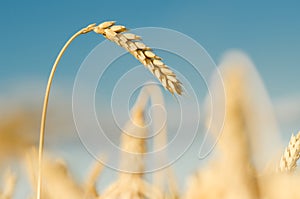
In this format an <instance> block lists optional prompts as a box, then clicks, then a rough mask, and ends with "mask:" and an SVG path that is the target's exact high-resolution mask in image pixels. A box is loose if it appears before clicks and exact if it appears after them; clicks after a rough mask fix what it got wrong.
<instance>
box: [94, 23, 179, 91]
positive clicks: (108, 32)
mask: <svg viewBox="0 0 300 199" xmlns="http://www.w3.org/2000/svg"><path fill="white" fill-rule="evenodd" d="M94 31H95V32H96V33H98V34H102V35H103V36H104V37H105V38H107V39H108V40H110V41H112V42H115V43H116V44H118V45H119V46H121V47H123V48H124V49H126V50H127V51H128V52H129V53H130V54H132V55H133V56H134V57H135V58H136V59H137V60H139V61H140V62H141V63H142V64H143V65H144V66H145V67H147V68H148V69H149V70H150V71H151V73H152V74H153V75H154V76H155V77H156V78H157V79H158V80H159V81H160V82H161V84H162V85H163V86H164V88H165V89H167V90H168V91H170V92H171V93H172V94H174V93H175V92H176V93H177V94H179V95H181V94H182V85H181V82H180V81H179V80H178V79H177V77H176V75H175V73H174V72H173V71H172V70H170V68H169V67H168V66H166V65H165V64H164V63H163V62H162V61H161V58H160V57H159V56H157V55H156V54H154V53H153V51H152V49H151V48H149V47H148V46H146V45H145V44H144V43H142V42H141V38H140V37H139V36H137V35H135V34H132V33H128V32H126V31H127V29H126V27H125V26H121V25H115V22H114V21H107V22H103V23H101V24H100V25H98V26H96V27H95V28H94Z"/></svg>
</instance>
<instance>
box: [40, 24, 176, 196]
mask: <svg viewBox="0 0 300 199" xmlns="http://www.w3.org/2000/svg"><path fill="white" fill-rule="evenodd" d="M114 24H115V22H103V23H101V24H100V25H98V26H96V24H90V25H88V26H87V27H85V28H83V29H81V30H79V31H78V32H77V33H75V34H74V35H73V36H72V37H71V38H70V39H69V40H68V41H67V43H66V44H65V45H64V47H63V48H62V49H61V51H60V52H59V54H58V56H57V58H56V60H55V62H54V64H53V66H52V70H51V73H50V76H49V78H48V83H47V87H46V92H45V97H44V103H43V112H42V117H41V126H40V139H39V154H38V177H37V193H36V198H37V199H40V198H41V196H40V194H41V185H42V159H43V150H44V136H45V126H46V116H47V108H48V100H49V95H50V90H51V85H52V81H53V77H54V74H55V71H56V68H57V66H58V63H59V61H60V60H61V58H62V56H63V54H64V52H65V51H66V49H67V48H68V46H69V45H70V44H71V43H72V41H73V40H74V39H75V38H77V37H78V36H79V35H82V34H86V33H89V32H91V31H94V32H96V33H98V34H102V35H103V36H104V37H105V38H107V39H109V40H111V41H113V42H115V43H117V44H118V45H120V46H122V47H123V48H125V49H126V50H128V51H129V52H130V53H131V54H132V55H133V56H135V57H136V58H137V59H138V60H139V61H140V62H142V63H143V64H144V65H145V66H146V67H148V68H149V70H150V71H151V72H152V73H153V74H154V75H155V76H156V77H157V78H158V80H159V81H160V82H161V83H162V85H163V86H164V87H165V88H166V89H167V90H169V91H170V92H171V93H172V94H174V92H176V93H177V94H179V95H181V94H182V85H181V82H180V81H179V80H178V79H177V78H176V75H175V74H174V73H173V71H171V70H170V69H169V68H168V67H167V66H166V65H165V64H164V63H163V62H162V61H161V58H160V57H158V56H156V55H155V54H154V53H153V52H152V50H151V48H149V47H147V46H146V45H145V44H143V43H141V42H140V37H138V36H137V35H134V34H131V33H124V32H125V31H126V28H125V27H124V26H117V25H114Z"/></svg>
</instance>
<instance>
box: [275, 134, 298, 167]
mask: <svg viewBox="0 0 300 199" xmlns="http://www.w3.org/2000/svg"><path fill="white" fill-rule="evenodd" d="M299 158H300V131H299V132H298V134H297V135H296V136H294V135H292V137H291V139H290V142H289V145H288V146H287V147H286V149H285V151H284V153H283V155H282V157H281V159H280V164H279V170H280V171H293V170H295V169H296V167H297V160H298V159H299Z"/></svg>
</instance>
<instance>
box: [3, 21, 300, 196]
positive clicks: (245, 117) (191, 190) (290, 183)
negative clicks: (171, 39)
mask: <svg viewBox="0 0 300 199" xmlns="http://www.w3.org/2000/svg"><path fill="white" fill-rule="evenodd" d="M92 31H94V32H95V33H97V34H101V35H103V36H104V37H105V38H107V39H108V40H110V41H112V42H114V43H116V44H118V45H119V46H121V47H122V48H124V49H125V50H127V51H128V52H129V53H130V54H132V55H133V56H134V57H135V58H136V59H137V60H139V61H140V62H141V63H142V64H143V65H145V67H146V68H147V69H148V70H149V71H150V72H151V73H152V74H153V75H154V76H155V77H156V78H157V80H158V81H159V82H160V83H161V85H162V87H163V88H165V90H167V91H168V92H170V94H171V95H176V94H177V95H182V94H183V93H184V91H183V86H184V85H182V83H181V82H180V80H178V78H177V75H176V74H175V73H174V72H173V71H172V70H171V68H170V67H168V66H167V65H165V63H164V62H162V58H160V57H159V56H158V55H156V54H155V53H154V52H153V50H152V49H151V48H150V47H148V46H146V45H145V44H144V43H142V42H141V37H140V36H137V35H135V34H132V33H129V32H127V29H126V28H125V27H124V26H121V25H115V22H113V21H109V22H104V23H101V24H100V25H95V24H92V25H90V26H88V27H86V28H84V29H82V30H81V31H80V33H79V34H86V33H89V32H92ZM73 39H74V38H73ZM58 61H59V60H58ZM249 65H250V66H249ZM249 67H250V68H251V67H254V66H252V65H251V60H250V59H249V58H248V57H247V56H246V55H244V54H242V53H236V52H233V53H231V54H230V55H226V56H225V57H224V59H223V61H222V62H221V63H220V64H219V68H220V71H221V74H222V77H223V82H224V88H225V93H226V98H225V115H226V117H225V121H224V126H223V129H222V132H214V131H213V130H212V131H211V132H210V133H211V136H212V137H214V136H215V137H217V136H218V135H219V133H221V136H220V138H219V140H218V142H217V145H216V147H215V148H214V153H215V154H214V155H213V156H210V157H209V161H208V162H207V163H206V164H205V165H203V166H201V167H200V166H199V169H198V170H197V171H196V172H192V171H191V173H190V175H189V176H186V180H187V182H186V188H184V189H183V188H179V187H180V186H179V185H178V184H180V183H179V182H178V180H177V179H176V174H177V173H178V172H180V171H176V170H174V168H173V167H172V165H171V166H169V167H168V168H165V169H163V170H161V171H157V172H154V173H152V174H151V175H152V176H153V179H154V180H149V179H147V178H145V160H144V154H145V153H147V140H146V139H143V138H141V137H142V136H146V135H148V134H149V131H150V130H151V129H150V128H149V127H148V126H147V125H146V121H145V114H146V113H145V112H146V104H147V103H148V102H149V103H154V102H155V101H156V102H157V103H159V104H161V105H162V106H164V101H163V95H162V92H163V91H162V90H161V89H160V87H159V86H144V87H143V88H142V89H141V91H140V93H139V97H138V98H137V100H136V102H135V104H134V105H133V107H132V109H131V112H130V114H131V119H128V122H127V123H126V124H125V125H124V128H123V129H122V133H121V136H120V146H119V147H120V148H122V149H123V150H124V151H125V152H124V154H121V159H120V167H121V168H122V169H123V170H130V171H134V172H131V173H130V172H121V171H120V172H119V173H118V176H117V178H116V179H115V180H114V182H112V183H108V184H106V186H105V187H103V188H102V189H103V191H100V188H99V186H98V181H99V180H101V174H102V173H103V172H105V171H106V167H105V165H103V164H102V163H100V162H98V161H95V163H94V165H92V167H91V170H90V171H87V172H88V174H87V175H86V176H85V180H84V181H82V182H78V180H77V179H76V178H75V177H74V176H76V174H75V173H72V171H71V169H70V167H71V166H72V165H68V163H67V162H66V161H65V160H63V159H61V158H60V157H56V154H53V152H52V151H50V150H47V149H46V150H44V148H43V147H42V148H40V149H39V148H38V147H37V144H36V143H37V138H28V137H26V136H23V134H22V130H23V129H24V128H25V127H26V128H27V129H29V130H35V131H36V130H37V129H36V125H33V124H32V121H31V120H30V118H36V116H32V117H29V116H30V114H31V113H26V112H25V113H22V112H19V113H18V112H17V113H15V114H12V116H11V117H9V118H8V119H6V121H4V120H3V121H1V122H0V166H1V167H2V170H3V171H4V172H1V180H2V183H1V188H0V199H11V198H14V193H15V192H16V191H17V190H16V184H17V183H18V172H14V170H13V167H10V166H9V165H8V164H6V162H8V160H9V159H14V160H13V161H14V162H15V163H17V164H20V165H22V166H23V167H24V168H25V170H24V171H25V173H26V176H27V178H28V183H29V184H30V186H31V194H30V196H24V198H36V195H37V193H39V192H40V193H39V194H38V198H42V199H60V198H61V199H76V198H78V199H80V198H81V199H82V198H86V199H100V198H101V199H117V198H118V199H120V198H123V199H127V198H128V199H129V198H132V199H138V198H145V199H146V198H148V199H150V198H153V199H179V198H183V199H220V198H222V199H235V198H236V199H285V198H289V199H299V198H300V192H299V191H298V189H297V187H298V186H299V185H300V173H299V170H298V168H297V161H298V159H299V157H300V132H291V139H290V141H289V143H285V145H286V148H285V149H282V148H280V146H278V151H277V152H274V153H273V155H274V154H275V155H274V156H273V157H272V156H271V155H269V156H268V155H264V156H263V155H262V154H267V153H265V151H263V150H264V149H263V147H261V146H263V145H267V144H269V143H260V136H261V135H260V133H263V130H261V129H263V128H261V126H262V125H268V121H270V120H272V116H269V115H267V114H265V113H264V111H263V110H261V109H260V107H259V104H260V102H261V101H259V100H257V98H259V97H262V98H263V96H257V93H255V92H254V91H253V88H252V85H253V84H255V85H256V86H257V84H256V83H257V82H254V81H256V79H255V78H251V77H249V76H251V75H253V74H252V72H251V70H249ZM54 71H55V70H54ZM254 76H255V74H254ZM50 86H51V83H50ZM215 89H219V88H215ZM255 89H256V88H255ZM255 89H254V90H255ZM48 94H49V92H48ZM46 95H47V94H46ZM181 97H183V98H184V96H181ZM221 103H223V102H222V101H220V104H221ZM46 105H47V104H46ZM45 113H46V112H45ZM260 115H264V119H265V120H264V121H263V122H262V119H261V118H260ZM44 120H45V118H44ZM42 121H43V119H42ZM44 122H45V121H44ZM261 122H262V123H264V124H262V123H261ZM211 125H212V126H213V125H214V124H211ZM24 126H25V127H24ZM18 127H19V128H21V127H22V128H21V129H18ZM212 129H214V128H212ZM299 129H300V128H299ZM42 133H44V131H43V130H42ZM131 133H132V135H131ZM160 133H161V135H160V136H159V137H158V139H159V140H157V142H158V143H159V144H160V145H162V146H164V145H166V144H167V141H168V140H167V138H168V133H169V132H168V131H167V127H166V128H164V129H163V130H161V132H160ZM293 133H294V134H295V135H294V134H293ZM266 135H267V136H269V138H270V140H272V137H273V136H274V137H275V136H276V135H275V133H274V134H272V133H267V132H266ZM41 149H42V153H43V154H44V155H43V156H41V154H40V153H39V152H40V151H41ZM270 154H271V153H270ZM104 155H105V154H104ZM166 155H167V154H166ZM41 157H42V158H41ZM260 159H263V160H262V161H260ZM257 162H259V163H260V166H258V163H257ZM41 171H42V172H41ZM39 174H41V176H39ZM39 177H41V178H39ZM39 180H41V185H42V186H41V187H39V186H36V185H37V184H38V182H39ZM39 189H40V190H39Z"/></svg>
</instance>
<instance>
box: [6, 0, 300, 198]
mask: <svg viewBox="0 0 300 199" xmlns="http://www.w3.org/2000/svg"><path fill="white" fill-rule="evenodd" d="M0 5H1V6H0V24H1V37H0V44H1V45H0V46H1V47H0V54H1V59H0V168H1V170H2V169H3V168H5V167H7V166H8V165H9V164H10V162H11V160H9V159H10V158H9V157H10V156H11V155H15V154H19V153H21V152H22V150H23V148H24V147H26V146H31V145H32V144H37V140H38V132H39V122H40V115H41V108H42V100H43V95H44V90H45V87H46V83H47V79H48V75H49V73H50V70H51V66H52V64H53V62H54V59H55V58H56V56H57V54H58V52H59V50H60V48H61V47H62V46H63V45H64V43H65V42H66V40H67V39H68V38H69V37H70V36H71V35H72V34H73V33H75V32H76V31H77V30H79V29H80V28H82V27H85V26H86V25H87V24H90V23H100V22H102V21H106V20H115V21H118V22H119V23H121V24H124V25H125V26H126V27H128V28H132V29H133V28H139V27H149V26H150V27H153V26H154V27H164V28H170V29H174V30H177V31H179V32H182V33H184V34H186V35H188V36H190V37H191V38H193V39H194V40H196V41H197V42H198V43H200V44H201V45H202V46H203V47H204V48H205V49H206V51H207V52H208V54H209V55H210V56H211V57H212V59H213V60H214V61H215V62H216V64H217V65H219V63H220V60H221V58H222V57H223V55H224V53H226V52H227V51H228V50H230V49H239V50H242V51H243V52H244V53H245V54H247V55H248V56H249V57H250V58H251V60H252V62H253V63H254V65H255V67H256V70H257V72H258V74H259V75H260V77H261V79H262V81H263V83H264V86H265V89H266V91H267V93H268V95H269V97H270V100H271V105H272V109H273V111H274V116H275V119H276V122H277V124H278V127H279V132H280V134H281V137H282V142H283V143H284V144H285V145H286V143H287V140H288V139H289V137H290V135H291V134H292V133H297V132H298V131H299V129H300V91H299V86H300V78H299V74H300V65H299V52H300V37H299V35H300V12H299V9H300V3H299V2H298V1H286V2H274V1H263V2H261V1H251V2H246V1H230V2H229V1H227V2H212V1H188V0H187V1H171V0H170V1H169V0H166V1H156V0H155V1H69V2H67V1H51V2H47V3H45V2H39V1H3V2H1V4H0ZM103 40H104V38H103V37H100V36H99V35H96V34H88V35H84V36H81V37H79V38H78V39H77V40H75V41H74V43H72V45H71V46H70V48H69V49H68V50H67V52H66V53H65V55H64V57H63V58H62V60H61V63H60V64H59V67H58V70H57V72H56V74H55V79H54V83H53V89H52V93H51V95H50V104H49V115H48V121H47V128H46V149H47V150H49V151H51V152H53V153H54V154H58V156H62V157H63V158H64V159H66V160H67V162H68V163H69V164H70V169H71V170H72V171H74V173H77V176H76V177H77V178H79V179H80V178H82V177H83V176H85V174H86V172H85V171H84V169H85V168H86V167H87V165H90V163H91V162H92V161H93V157H92V156H90V154H89V153H88V152H87V151H86V150H85V148H84V147H83V145H82V144H81V142H80V140H79V138H78V136H77V133H76V129H75V127H74V122H73V118H72V103H71V101H72V87H73V83H74V80H75V76H76V73H77V70H78V68H79V66H80V64H81V63H82V61H83V60H84V58H85V57H86V56H87V55H88V54H89V53H90V51H91V50H92V49H93V48H94V47H95V46H97V45H98V44H99V43H100V42H102V41H103ZM149 45H151V44H149ZM257 97H258V98H259V97H260V96H257ZM200 103H203V104H204V103H205V102H204V99H203V101H202V102H200ZM170 126H172V124H170ZM200 133H201V132H200ZM196 144H197V143H196ZM197 150H198V146H193V147H192V148H191V150H189V151H188V152H187V154H190V155H186V156H185V157H184V156H183V157H182V159H181V160H180V161H178V162H177V163H175V167H176V168H177V169H178V170H177V171H178V173H179V174H178V176H179V178H180V179H184V177H185V176H187V175H188V174H189V173H191V172H192V171H194V169H196V168H197V166H198V165H201V164H202V162H201V160H198V159H197V155H196V153H197ZM12 161H13V160H12ZM13 167H16V168H15V169H16V170H18V169H20V170H22V168H21V167H20V168H19V166H16V165H15V166H13ZM103 175H104V177H103V178H104V179H105V178H107V179H109V177H110V175H111V173H110V174H105V173H104V174H103ZM26 183H28V181H27V180H26V179H23V178H21V179H20V180H19V181H18V186H17V187H22V188H21V189H22V191H19V192H17V194H16V197H17V198H22V197H21V196H22V195H23V194H25V195H28V193H29V192H30V189H29V188H28V189H27V188H24V187H23V185H24V184H26ZM101 183H102V184H105V182H103V181H101Z"/></svg>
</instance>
